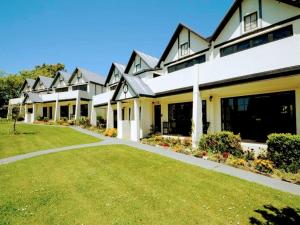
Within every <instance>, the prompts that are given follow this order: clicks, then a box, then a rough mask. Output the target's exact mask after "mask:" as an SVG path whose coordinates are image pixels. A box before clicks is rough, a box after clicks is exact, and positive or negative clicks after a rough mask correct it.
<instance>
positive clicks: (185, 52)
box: [180, 42, 189, 57]
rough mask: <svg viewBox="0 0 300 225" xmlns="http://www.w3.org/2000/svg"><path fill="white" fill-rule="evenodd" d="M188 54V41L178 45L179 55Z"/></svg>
mask: <svg viewBox="0 0 300 225" xmlns="http://www.w3.org/2000/svg"><path fill="white" fill-rule="evenodd" d="M183 47H186V49H184V48H183ZM188 54H189V43H188V42H185V43H183V44H181V45H180V56H181V57H182V56H186V55H188Z"/></svg>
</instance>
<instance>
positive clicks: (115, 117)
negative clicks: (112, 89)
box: [114, 110, 118, 128]
mask: <svg viewBox="0 0 300 225" xmlns="http://www.w3.org/2000/svg"><path fill="white" fill-rule="evenodd" d="M114 128H118V111H117V110H114Z"/></svg>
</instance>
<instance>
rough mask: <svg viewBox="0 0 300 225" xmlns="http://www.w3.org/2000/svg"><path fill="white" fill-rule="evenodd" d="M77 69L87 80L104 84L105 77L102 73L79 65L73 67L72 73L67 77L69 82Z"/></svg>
mask: <svg viewBox="0 0 300 225" xmlns="http://www.w3.org/2000/svg"><path fill="white" fill-rule="evenodd" d="M77 71H80V72H81V73H82V76H83V77H84V78H85V80H86V81H88V82H93V83H97V84H102V85H104V83H105V78H104V77H103V76H102V75H99V74H97V73H94V72H91V71H88V70H87V69H83V68H80V67H76V68H75V70H74V72H73V73H72V75H71V77H70V79H69V83H71V80H72V79H73V77H74V76H75V74H76V73H77Z"/></svg>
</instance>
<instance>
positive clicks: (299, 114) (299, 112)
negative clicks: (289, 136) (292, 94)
mask: <svg viewBox="0 0 300 225" xmlns="http://www.w3.org/2000/svg"><path fill="white" fill-rule="evenodd" d="M296 127H297V134H300V88H298V89H297V90H296Z"/></svg>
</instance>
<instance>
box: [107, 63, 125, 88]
mask: <svg viewBox="0 0 300 225" xmlns="http://www.w3.org/2000/svg"><path fill="white" fill-rule="evenodd" d="M115 68H117V70H118V71H119V72H120V73H121V75H123V74H124V71H125V68H126V66H125V65H123V64H120V63H112V64H111V67H110V69H109V72H108V75H107V77H106V80H105V83H104V85H106V84H108V82H109V80H110V78H111V76H112V74H113V72H114V69H115Z"/></svg>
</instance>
